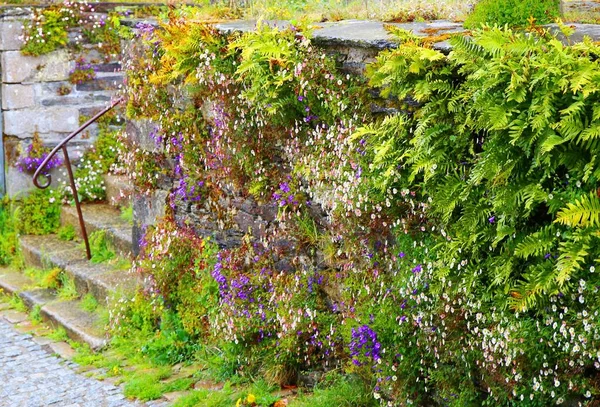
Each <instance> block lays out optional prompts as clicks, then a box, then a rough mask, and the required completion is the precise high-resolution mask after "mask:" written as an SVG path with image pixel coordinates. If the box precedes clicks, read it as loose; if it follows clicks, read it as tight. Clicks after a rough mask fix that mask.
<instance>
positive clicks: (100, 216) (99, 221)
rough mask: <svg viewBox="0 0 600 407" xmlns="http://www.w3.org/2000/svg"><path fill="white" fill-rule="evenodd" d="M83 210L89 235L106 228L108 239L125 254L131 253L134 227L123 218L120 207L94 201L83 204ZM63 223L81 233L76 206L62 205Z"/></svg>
mask: <svg viewBox="0 0 600 407" xmlns="http://www.w3.org/2000/svg"><path fill="white" fill-rule="evenodd" d="M81 211H82V213H83V220H84V222H85V226H86V230H87V233H88V235H90V234H92V233H93V232H95V231H97V230H104V231H105V232H106V236H107V239H108V240H109V241H110V242H111V243H112V244H113V245H114V247H115V249H117V251H119V252H120V253H121V254H124V255H129V254H130V253H131V248H132V241H133V239H132V233H131V230H132V227H131V225H130V224H129V223H128V222H127V221H126V220H123V219H121V212H120V211H119V209H117V208H116V207H114V206H112V205H110V204H107V203H92V204H84V205H81ZM61 223H62V224H63V225H72V226H73V227H74V228H75V230H76V232H77V233H80V229H79V217H78V215H77V209H76V208H75V207H72V206H63V207H62V210H61Z"/></svg>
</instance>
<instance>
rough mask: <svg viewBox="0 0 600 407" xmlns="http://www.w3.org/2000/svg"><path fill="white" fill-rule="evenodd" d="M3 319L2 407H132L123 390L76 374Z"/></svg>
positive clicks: (0, 341)
mask: <svg viewBox="0 0 600 407" xmlns="http://www.w3.org/2000/svg"><path fill="white" fill-rule="evenodd" d="M76 366H77V365H75V364H73V363H71V362H66V361H64V360H62V359H60V358H58V357H56V356H53V355H52V354H50V353H49V352H47V351H45V350H44V349H43V348H42V346H40V345H38V344H37V343H36V342H34V341H33V340H32V337H31V335H27V334H20V333H18V332H17V331H15V330H14V328H13V327H12V325H11V324H9V323H8V322H6V321H5V320H3V319H2V318H1V317H0V407H45V406H52V407H59V406H61V407H66V406H69V407H101V406H102V407H125V406H127V407H129V406H132V407H133V406H140V405H141V404H138V403H133V402H130V401H128V400H126V399H125V397H124V396H123V394H122V393H121V390H120V389H119V388H118V387H115V386H113V385H110V384H107V383H102V382H100V381H98V380H94V379H91V378H88V377H85V376H83V375H81V374H77V373H76V372H75V371H74V367H76Z"/></svg>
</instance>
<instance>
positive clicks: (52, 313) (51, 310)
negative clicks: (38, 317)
mask: <svg viewBox="0 0 600 407" xmlns="http://www.w3.org/2000/svg"><path fill="white" fill-rule="evenodd" d="M41 314H42V317H43V318H44V319H45V320H46V321H48V322H49V323H50V324H52V325H53V326H55V327H62V328H64V329H65V331H66V332H67V335H68V336H69V338H71V339H73V340H75V341H78V342H83V343H87V344H88V345H89V346H90V348H92V349H93V350H99V349H102V348H103V347H105V346H106V344H107V340H106V338H105V335H104V331H103V330H102V329H101V328H99V327H98V316H97V315H96V314H93V313H90V312H87V311H84V310H82V309H81V308H80V306H79V302H78V301H67V302H62V301H61V302H52V303H49V304H46V305H44V306H43V307H42V309H41Z"/></svg>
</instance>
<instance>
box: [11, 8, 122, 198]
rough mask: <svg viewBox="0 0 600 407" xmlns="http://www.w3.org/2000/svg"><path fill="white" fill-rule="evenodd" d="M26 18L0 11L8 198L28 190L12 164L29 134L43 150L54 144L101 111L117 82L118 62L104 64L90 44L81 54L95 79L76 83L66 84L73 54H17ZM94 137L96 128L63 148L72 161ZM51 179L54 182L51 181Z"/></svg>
mask: <svg viewBox="0 0 600 407" xmlns="http://www.w3.org/2000/svg"><path fill="white" fill-rule="evenodd" d="M30 15H31V10H30V9H27V8H18V7H11V8H2V9H0V70H1V72H2V84H1V95H2V97H1V99H2V123H3V126H2V133H3V146H4V159H5V171H4V172H5V174H4V175H5V184H6V191H5V192H6V194H7V195H8V196H15V195H18V194H20V193H22V192H25V191H27V190H29V189H31V188H33V184H32V181H31V175H30V174H23V173H20V172H19V171H18V170H17V169H16V168H15V167H14V164H15V162H16V160H17V159H18V157H19V155H20V154H21V153H22V152H24V151H25V150H26V148H27V146H28V145H29V144H30V143H31V141H32V138H33V135H34V133H36V132H37V133H38V134H39V136H40V139H41V140H42V142H43V144H44V145H45V146H48V147H53V146H55V145H56V144H57V143H58V142H60V141H61V140H62V139H63V138H65V137H66V136H67V135H68V134H70V133H71V132H73V131H75V130H77V128H78V127H79V126H80V122H83V121H85V119H86V118H87V117H90V116H92V115H93V114H95V113H96V112H98V111H99V110H102V109H103V108H104V107H106V105H107V104H108V102H109V101H110V100H111V98H112V97H114V95H115V92H116V89H117V88H118V86H119V84H121V83H122V80H123V77H122V74H121V73H120V64H119V63H118V62H117V61H108V62H106V60H105V58H104V57H103V56H101V55H100V54H99V53H98V51H97V50H95V48H94V47H93V46H91V45H84V54H85V58H86V60H87V61H95V62H96V63H93V67H94V68H95V69H96V71H97V74H96V76H97V78H96V79H95V80H93V81H90V82H85V83H82V84H77V85H74V84H71V83H70V82H69V81H68V79H69V73H70V72H71V70H72V69H73V68H74V67H75V56H74V55H72V54H71V52H70V51H69V50H68V49H61V50H57V51H54V52H51V53H49V54H46V55H42V56H39V57H32V56H26V55H23V54H22V53H21V51H20V49H21V47H22V45H23V40H22V38H21V36H22V34H23V21H24V20H26V19H28V18H30ZM67 91H68V93H67ZM65 93H67V94H65ZM96 135H97V127H95V126H92V127H90V129H89V130H88V131H86V132H84V133H82V134H81V135H80V136H78V137H77V138H76V139H74V140H73V141H72V142H71V143H70V144H69V151H70V152H72V153H73V154H72V159H73V160H76V159H77V157H78V156H79V155H80V154H81V152H82V151H83V150H84V149H85V148H86V146H89V145H91V144H92V143H93V141H94V139H95V137H96ZM53 179H54V180H55V181H56V180H57V177H56V176H55V177H53ZM0 185H2V183H0ZM2 193H3V191H0V196H1V195H2Z"/></svg>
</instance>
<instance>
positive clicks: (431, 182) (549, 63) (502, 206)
mask: <svg viewBox="0 0 600 407" xmlns="http://www.w3.org/2000/svg"><path fill="white" fill-rule="evenodd" d="M530 21H531V20H530ZM528 24H530V23H528ZM561 28H562V30H563V32H564V34H565V35H566V36H567V37H568V36H569V35H570V32H569V31H570V29H569V28H567V27H561ZM392 33H393V34H394V35H395V36H396V37H397V38H398V42H399V47H398V48H397V49H395V50H390V51H384V52H383V53H381V54H380V55H379V57H378V58H377V61H376V62H375V63H373V64H372V65H371V66H370V67H369V69H368V71H367V76H368V79H369V81H370V86H372V87H375V88H377V89H379V90H380V92H379V93H380V95H381V97H383V98H384V99H385V100H382V99H379V100H376V101H375V102H377V103H387V104H390V103H392V104H394V105H395V106H394V107H396V108H397V110H398V112H399V113H397V114H393V115H390V116H388V117H385V118H377V119H374V118H372V117H371V116H370V114H369V109H368V108H367V107H366V106H368V105H369V103H371V102H370V101H368V96H367V92H366V89H367V86H365V84H364V83H361V81H360V79H357V78H353V77H350V76H347V75H344V74H341V73H340V72H339V71H338V70H337V69H336V66H335V64H334V62H333V61H332V60H331V59H329V58H328V57H327V56H323V55H321V52H320V51H319V50H317V49H316V48H314V47H313V46H312V44H311V42H310V39H309V32H308V31H307V30H306V29H304V28H303V27H301V26H300V27H298V26H296V27H292V28H291V29H287V30H278V29H274V28H269V27H267V26H264V25H263V26H259V27H258V29H257V30H256V31H255V32H252V33H246V34H233V35H229V36H223V35H221V34H219V33H218V32H217V31H215V30H214V29H213V28H211V27H210V26H209V25H203V24H198V23H190V22H188V21H186V20H185V19H184V18H181V16H180V15H177V14H175V13H173V14H172V15H171V19H170V20H169V21H168V22H166V23H165V25H164V27H163V28H162V29H161V30H157V31H155V30H153V29H151V28H145V29H142V30H141V32H140V36H141V37H142V40H143V41H145V42H146V44H148V48H147V49H146V50H144V49H143V48H141V49H138V52H139V54H137V57H136V58H133V59H132V61H131V64H130V66H129V67H128V69H129V71H128V72H129V79H130V80H129V82H128V87H129V88H128V92H129V95H130V98H129V106H128V112H129V114H130V115H132V116H134V117H137V118H149V119H152V120H155V121H156V123H157V127H156V130H155V134H153V138H154V140H155V141H156V143H157V146H158V147H159V150H160V155H159V157H161V158H160V159H165V157H166V159H167V160H168V159H171V160H173V161H174V163H175V164H174V166H173V167H172V169H171V171H172V174H171V175H172V176H174V177H175V178H176V180H177V182H178V183H179V184H178V185H179V186H178V187H175V188H173V189H172V190H171V198H170V204H171V205H170V208H171V211H172V214H171V215H169V216H167V218H166V219H165V220H164V221H163V223H161V224H159V225H157V227H156V228H155V229H152V230H150V231H149V232H148V235H147V238H146V241H145V246H144V251H143V253H144V254H143V256H142V258H141V259H140V261H139V262H138V263H136V270H137V271H138V272H140V273H143V274H145V275H147V277H148V280H149V281H152V289H151V290H150V291H149V292H147V293H146V294H139V297H138V298H137V299H136V301H135V302H134V303H131V304H130V306H126V307H124V308H123V309H122V310H121V311H120V312H118V313H117V315H120V316H121V321H127V322H126V323H124V326H127V327H134V328H135V329H138V330H141V329H144V330H157V332H159V335H158V338H161V341H165V342H162V343H161V345H164V344H168V348H169V349H170V351H171V352H175V354H177V355H180V357H181V358H182V359H181V360H190V359H191V360H194V359H196V358H198V357H199V355H201V354H202V351H203V350H202V349H203V348H206V347H208V346H210V347H212V348H214V349H216V350H218V351H216V352H217V354H218V355H219V358H218V363H219V365H220V366H221V369H222V372H221V374H222V375H223V376H222V377H224V378H227V377H229V378H231V377H236V376H237V377H243V378H245V379H247V378H249V377H253V376H255V375H260V377H264V378H266V379H267V380H268V381H269V382H270V383H276V384H279V385H290V384H295V383H297V381H298V378H299V377H300V372H302V371H327V370H330V369H332V368H333V369H336V368H337V369H339V370H341V371H343V372H344V374H343V375H341V376H340V377H341V379H340V380H341V382H340V384H339V389H342V388H345V386H346V385H347V383H348V382H353V380H354V378H356V377H358V378H360V380H361V383H364V384H365V386H366V388H370V389H371V392H372V394H371V396H368V395H365V393H364V392H361V391H360V387H356V386H354V387H352V386H351V387H350V388H351V389H352V390H355V389H356V390H357V391H359V392H360V394H358V395H353V396H348V397H352V398H353V399H355V400H356V399H358V400H364V401H361V402H360V403H365V404H361V405H366V403H369V402H371V401H372V402H374V403H376V404H379V403H381V404H382V405H408V404H417V405H433V404H441V405H453V406H465V405H507V406H508V405H513V404H514V403H515V402H518V403H522V405H529V406H546V405H549V404H554V403H562V402H565V401H566V400H581V402H582V403H584V402H586V403H587V402H591V401H592V400H594V397H597V394H598V392H599V391H600V389H599V388H598V387H597V381H596V379H597V377H598V366H599V365H598V363H600V361H598V360H597V355H596V353H595V351H592V349H596V348H597V347H598V338H599V334H600V326H599V325H598V324H597V322H595V319H594V317H593V315H597V312H599V310H598V306H599V302H598V299H599V297H598V286H599V281H598V278H597V273H595V267H596V263H597V261H598V260H597V253H598V249H599V246H598V226H599V224H598V222H599V221H598V219H600V215H598V213H597V212H598V210H597V209H598V208H597V206H598V202H597V201H598V196H597V193H596V192H597V191H596V189H597V186H596V185H597V178H598V173H597V165H596V164H595V160H596V158H595V157H596V155H597V154H598V151H597V143H596V138H598V137H599V136H598V134H597V133H598V132H597V131H596V127H598V126H597V124H596V122H597V121H598V120H600V116H598V115H596V113H595V110H596V108H595V105H596V104H597V102H598V101H597V94H600V92H598V91H597V90H596V86H595V83H596V76H595V75H596V74H595V72H597V71H598V68H599V67H598V55H600V53H599V49H598V46H597V44H595V43H593V42H592V41H590V40H584V41H583V42H582V43H579V44H576V45H564V44H562V43H561V42H560V41H558V40H557V39H556V38H555V37H554V36H553V35H552V34H550V33H549V32H547V31H546V30H544V29H541V28H539V27H535V26H534V27H532V29H531V31H529V32H520V31H513V30H511V29H509V28H484V29H481V30H476V31H474V32H473V33H472V34H471V37H462V36H457V37H455V38H453V39H451V43H452V45H453V51H452V52H451V53H450V54H449V55H445V54H443V53H441V52H439V51H437V50H435V49H432V48H431V46H430V44H429V42H427V41H426V40H421V39H419V38H416V37H414V36H412V35H411V34H410V33H407V32H404V31H401V30H397V29H394V30H392ZM142 66H143V67H144V70H142V69H141V67H142ZM182 94H189V95H191V99H192V103H189V104H187V105H185V107H184V108H179V107H180V106H181V104H179V106H178V107H177V108H176V107H174V106H175V104H174V103H173V100H175V99H179V98H181V95H182ZM206 100H210V103H204V102H205V101H206ZM136 147H137V146H135V145H132V146H131V147H130V148H129V150H130V151H133V150H135V148H136ZM146 154H148V153H146ZM152 157H153V155H152V154H150V155H149V157H148V161H152ZM274 157H277V159H274ZM136 160H137V156H135V155H133V154H132V155H130V156H129V157H128V158H127V161H129V162H130V164H131V165H135V166H136V167H135V168H136V169H139V168H140V167H139V164H138V163H137V162H136ZM140 174H149V173H144V172H141V173H140V171H138V170H136V176H137V177H141V178H142V179H144V176H143V175H140ZM176 185H177V184H176ZM232 185H233V186H234V187H235V188H236V191H238V192H237V193H239V194H241V195H242V196H245V197H251V198H249V199H250V200H251V201H252V202H255V203H256V205H259V207H261V208H264V209H263V210H264V211H266V210H273V209H275V211H276V213H277V214H276V215H275V216H274V219H273V220H272V221H270V222H267V224H266V225H265V226H264V228H265V231H264V233H263V232H261V234H260V236H257V235H256V233H257V232H255V234H254V235H251V234H248V235H247V236H245V237H243V238H241V239H240V241H239V242H238V244H237V245H236V246H234V247H227V248H220V249H217V248H216V247H213V248H212V249H210V250H207V248H208V247H211V243H210V242H211V241H210V240H207V239H206V238H204V237H201V236H198V235H197V234H196V233H195V232H194V230H193V229H190V228H189V227H187V226H184V225H183V224H182V223H181V219H182V217H183V218H185V216H186V215H185V214H186V212H185V211H186V210H187V209H186V208H188V205H189V203H191V202H202V203H203V205H205V207H208V208H211V211H212V213H213V214H214V216H215V222H222V224H223V225H225V227H226V228H234V227H235V225H236V211H235V209H232V207H231V205H229V204H227V203H228V202H231V200H233V199H234V198H233V197H232V196H231V187H232ZM225 198H227V199H225ZM228 199H231V200H228ZM263 213H265V212H263ZM320 214H321V215H320ZM322 214H324V215H322ZM173 215H174V216H173ZM175 219H178V222H179V223H178V222H176V221H175ZM244 232H245V230H244ZM290 242H293V243H290ZM215 253H216V254H215ZM193 259H195V260H193ZM282 259H283V261H282ZM285 259H289V262H288V263H286V261H285ZM215 294H218V295H216V296H215ZM215 298H218V303H215ZM141 310H146V312H147V313H144V312H141ZM150 311H151V312H150ZM195 313H197V314H195ZM142 315H143V317H142ZM116 321H118V320H116ZM131 321H138V325H137V327H136V324H132V323H131ZM117 326H119V325H118V324H117ZM150 343H152V344H153V345H151V346H149V347H148V349H153V347H152V346H154V345H156V342H154V340H153V341H151V342H150ZM200 343H202V346H201V347H199V348H197V349H194V344H200ZM190 346H191V349H192V351H190ZM158 354H168V353H167V352H165V350H164V349H163V350H162V351H161V352H159V353H158ZM173 360H177V359H171V360H170V361H171V362H173ZM168 362H169V361H167V363H168ZM584 372H586V373H584ZM217 373H218V372H217V371H212V372H211V374H212V375H216V374H217ZM213 377H214V376H213ZM332 386H333V388H336V386H338V385H337V384H335V385H333V384H332ZM330 388H331V387H330ZM339 392H341V393H343V392H342V391H341V390H340V391H339ZM336 394H338V395H339V393H336ZM363 395H365V397H366V398H364V399H363V398H362V397H363ZM198 397H200V396H198ZM207 397H208V396H207ZM331 397H335V395H331ZM344 397H345V396H344ZM316 399H317V394H315V395H314V398H313V399H309V400H316ZM333 399H334V398H333ZM333 399H332V400H333ZM196 400H199V399H196ZM207 400H208V398H207ZM367 400H369V401H367ZM335 403H337V404H335V405H338V404H339V405H352V404H351V402H350V401H349V400H348V398H343V399H342V400H337V401H336V402H335Z"/></svg>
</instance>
